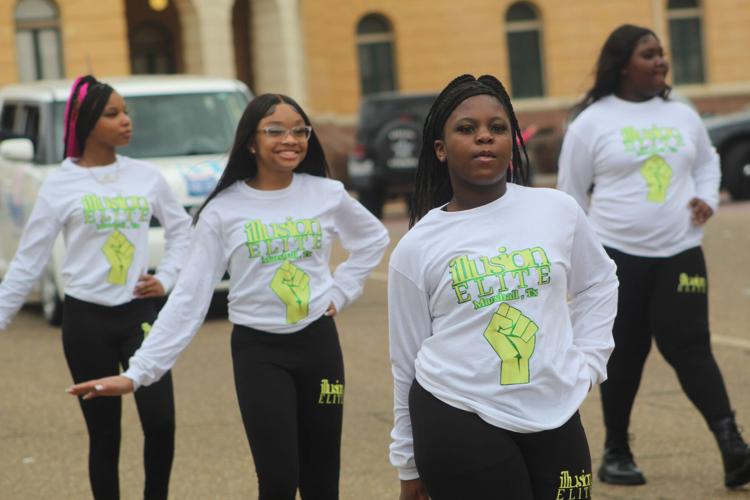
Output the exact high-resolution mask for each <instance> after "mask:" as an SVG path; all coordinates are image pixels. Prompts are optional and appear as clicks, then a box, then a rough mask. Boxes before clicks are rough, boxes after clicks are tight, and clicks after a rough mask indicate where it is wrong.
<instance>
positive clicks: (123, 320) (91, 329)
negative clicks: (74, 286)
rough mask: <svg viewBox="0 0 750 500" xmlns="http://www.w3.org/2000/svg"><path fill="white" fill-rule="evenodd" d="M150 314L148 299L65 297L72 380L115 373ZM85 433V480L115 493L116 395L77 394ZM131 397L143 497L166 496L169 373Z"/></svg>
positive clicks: (98, 495)
mask: <svg viewBox="0 0 750 500" xmlns="http://www.w3.org/2000/svg"><path fill="white" fill-rule="evenodd" d="M154 319H156V309H155V307H154V304H153V302H151V301H149V300H133V301H132V302H129V303H127V304H123V305H121V306H115V307H106V306H100V305H96V304H91V303H88V302H83V301H81V300H78V299H75V298H73V297H69V296H66V297H65V306H64V308H63V324H62V340H63V350H64V351H65V359H66V360H67V362H68V367H69V368H70V373H71V375H72V376H73V381H74V382H76V383H78V382H84V381H86V380H91V379H96V378H101V377H107V376H110V375H117V374H119V373H120V367H121V366H122V367H123V369H126V368H127V366H128V360H129V359H130V357H131V356H132V355H133V353H134V352H135V351H136V350H137V349H138V347H139V346H140V345H141V342H143V329H142V326H141V325H142V324H143V323H149V324H151V323H152V322H153V321H154ZM79 402H80V405H81V410H82V411H83V417H84V418H85V419H86V427H87V429H88V434H89V480H90V481H91V490H92V492H93V494H94V498H95V499H97V500H117V499H118V498H120V487H119V477H118V472H117V468H118V463H119V458H120V414H121V398H119V397H102V398H95V399H91V400H88V401H84V400H83V399H80V398H79ZM135 403H136V406H137V408H138V416H139V417H140V420H141V427H142V429H143V434H144V445H143V461H144V466H145V471H146V480H145V488H144V494H143V497H144V499H146V500H152V499H153V500H157V499H158V500H163V499H166V498H167V493H168V489H169V475H170V472H171V470H172V457H173V455H174V431H175V416H174V397H173V394H172V377H171V374H170V373H167V374H166V375H164V377H162V379H161V380H160V381H159V382H156V383H155V384H152V385H150V386H148V387H141V388H140V389H138V390H137V391H136V392H135Z"/></svg>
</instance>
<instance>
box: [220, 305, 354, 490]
mask: <svg viewBox="0 0 750 500" xmlns="http://www.w3.org/2000/svg"><path fill="white" fill-rule="evenodd" d="M232 360H233V362H234V382H235V386H236V389H237V399H238V401H239V404H240V412H241V413H242V421H243V423H244V424H245V432H246V433H247V438H248V441H249V442H250V450H251V451H252V454H253V460H254V461H255V471H256V473H257V475H258V490H259V498H260V499H261V500H286V499H288V500H294V498H295V492H296V491H297V487H298V486H299V490H300V494H301V496H302V498H303V499H305V500H335V499H337V498H338V494H339V492H338V483H339V464H340V448H341V423H342V416H343V402H344V400H343V397H344V363H343V358H342V356H341V347H340V346H339V339H338V334H337V332H336V325H335V323H334V322H333V319H332V318H330V317H327V316H323V317H322V318H320V319H318V320H316V321H315V322H313V323H311V324H310V325H308V326H307V327H305V328H304V329H302V330H300V331H299V332H295V333H290V334H274V333H267V332H262V331H259V330H254V329H252V328H248V327H244V326H235V327H234V329H233V330H232Z"/></svg>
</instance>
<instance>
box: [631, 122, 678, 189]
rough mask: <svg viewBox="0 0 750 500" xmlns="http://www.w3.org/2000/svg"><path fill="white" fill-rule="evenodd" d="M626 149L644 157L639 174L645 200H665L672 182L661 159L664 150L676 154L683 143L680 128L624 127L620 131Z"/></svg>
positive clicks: (664, 161)
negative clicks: (644, 187) (645, 193)
mask: <svg viewBox="0 0 750 500" xmlns="http://www.w3.org/2000/svg"><path fill="white" fill-rule="evenodd" d="M620 135H621V137H622V144H623V146H625V152H627V153H631V154H633V155H635V156H638V157H641V158H642V157H647V158H646V160H645V161H644V162H643V164H642V165H641V169H640V172H641V176H642V177H643V179H644V180H645V181H646V186H647V187H648V195H647V196H646V199H647V200H648V201H651V202H653V203H664V201H665V200H666V199H667V191H668V190H669V185H670V184H671V182H672V167H671V166H670V165H669V163H667V161H666V160H665V159H664V155H665V154H667V153H676V152H677V151H679V150H680V149H682V147H683V146H684V145H685V141H684V140H683V138H682V134H681V133H680V131H679V130H678V129H676V128H674V127H657V126H656V125H652V126H651V127H650V128H644V129H640V130H639V129H636V128H635V127H623V128H622V129H621V130H620Z"/></svg>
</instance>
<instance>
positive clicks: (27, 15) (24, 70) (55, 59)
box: [14, 0, 63, 82]
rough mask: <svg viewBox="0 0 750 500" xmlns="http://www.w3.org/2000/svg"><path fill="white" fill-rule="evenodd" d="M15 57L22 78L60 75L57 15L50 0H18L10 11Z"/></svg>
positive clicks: (34, 78) (61, 71) (57, 76)
mask: <svg viewBox="0 0 750 500" xmlns="http://www.w3.org/2000/svg"><path fill="white" fill-rule="evenodd" d="M14 20H15V23H16V60H17V64H18V79H19V80H20V81H22V82H28V81H31V80H40V79H42V78H60V77H62V76H63V60H62V45H61V43H60V15H59V12H58V10H57V6H56V5H55V3H54V2H52V1H50V0H21V1H20V2H18V4H17V5H16V10H15V14H14Z"/></svg>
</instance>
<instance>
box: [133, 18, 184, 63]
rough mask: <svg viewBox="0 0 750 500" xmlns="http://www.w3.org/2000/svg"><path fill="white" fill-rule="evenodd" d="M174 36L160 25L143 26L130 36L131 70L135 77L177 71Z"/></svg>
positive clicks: (147, 24)
mask: <svg viewBox="0 0 750 500" xmlns="http://www.w3.org/2000/svg"><path fill="white" fill-rule="evenodd" d="M176 66H177V65H176V64H175V57H174V52H173V50H172V36H171V35H170V34H169V30H168V29H167V28H166V27H165V26H162V25H161V24H158V23H145V24H141V25H140V26H138V27H137V28H135V29H134V30H133V32H132V33H131V34H130V70H131V71H132V73H133V74H134V75H155V74H169V73H175V72H176V71H177V67H176Z"/></svg>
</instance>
